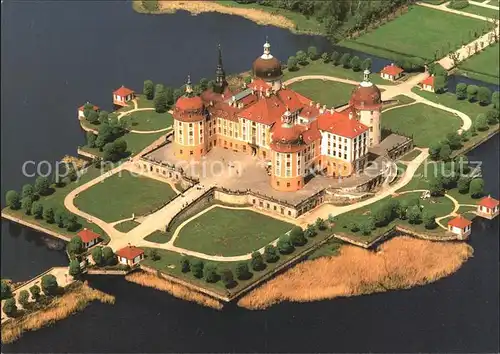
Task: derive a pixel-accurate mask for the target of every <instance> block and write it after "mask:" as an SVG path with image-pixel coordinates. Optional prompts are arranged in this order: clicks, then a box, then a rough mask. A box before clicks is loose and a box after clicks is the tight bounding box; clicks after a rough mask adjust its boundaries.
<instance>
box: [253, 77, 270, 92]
mask: <svg viewBox="0 0 500 354" xmlns="http://www.w3.org/2000/svg"><path fill="white" fill-rule="evenodd" d="M261 87H262V90H263V91H265V90H266V88H270V87H271V85H270V84H269V83H267V82H265V81H264V80H262V79H259V78H256V79H253V80H252V82H251V83H249V84H248V88H250V89H252V90H254V91H260V88H261Z"/></svg>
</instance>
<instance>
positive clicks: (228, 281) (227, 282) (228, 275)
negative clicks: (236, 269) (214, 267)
mask: <svg viewBox="0 0 500 354" xmlns="http://www.w3.org/2000/svg"><path fill="white" fill-rule="evenodd" d="M221 280H222V282H223V283H224V286H225V287H226V288H232V287H233V286H234V283H235V282H234V276H233V272H231V271H230V270H229V269H224V270H223V271H222V272H221Z"/></svg>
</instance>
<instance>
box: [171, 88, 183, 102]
mask: <svg viewBox="0 0 500 354" xmlns="http://www.w3.org/2000/svg"><path fill="white" fill-rule="evenodd" d="M183 94H184V92H183V91H182V90H181V89H175V90H174V92H173V99H174V103H175V102H177V100H178V99H179V97H181V96H182V95H183Z"/></svg>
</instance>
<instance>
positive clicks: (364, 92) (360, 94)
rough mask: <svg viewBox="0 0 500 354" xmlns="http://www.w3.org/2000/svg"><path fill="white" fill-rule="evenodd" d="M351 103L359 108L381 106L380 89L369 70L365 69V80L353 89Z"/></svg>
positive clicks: (367, 108) (368, 108)
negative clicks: (371, 77) (373, 81)
mask: <svg viewBox="0 0 500 354" xmlns="http://www.w3.org/2000/svg"><path fill="white" fill-rule="evenodd" d="M349 103H350V104H351V106H354V108H356V109H359V110H365V109H366V110H370V109H377V108H380V106H381V104H382V97H381V94H380V90H379V88H378V87H377V86H376V85H374V84H373V83H372V82H371V81H370V71H369V70H365V71H364V78H363V81H362V82H360V84H359V86H358V87H356V88H355V89H354V90H353V92H352V95H351V100H350V101H349Z"/></svg>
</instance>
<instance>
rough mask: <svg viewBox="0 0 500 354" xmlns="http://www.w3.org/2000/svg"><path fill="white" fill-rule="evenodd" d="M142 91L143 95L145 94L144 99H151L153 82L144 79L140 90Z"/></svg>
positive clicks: (153, 90) (153, 89) (153, 88)
mask: <svg viewBox="0 0 500 354" xmlns="http://www.w3.org/2000/svg"><path fill="white" fill-rule="evenodd" d="M142 93H143V94H144V96H146V99H148V100H152V99H153V97H154V94H155V87H154V84H153V81H151V80H146V81H144V87H143V90H142Z"/></svg>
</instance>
